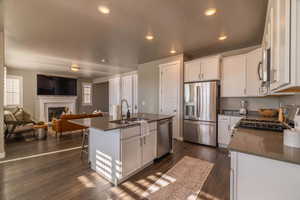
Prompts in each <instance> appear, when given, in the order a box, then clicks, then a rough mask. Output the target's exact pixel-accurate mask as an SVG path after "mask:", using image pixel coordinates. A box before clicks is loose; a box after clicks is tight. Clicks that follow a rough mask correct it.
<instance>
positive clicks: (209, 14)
mask: <svg viewBox="0 0 300 200" xmlns="http://www.w3.org/2000/svg"><path fill="white" fill-rule="evenodd" d="M216 12H217V10H216V9H215V8H209V9H207V10H206V11H205V15H206V16H212V15H214V14H216Z"/></svg>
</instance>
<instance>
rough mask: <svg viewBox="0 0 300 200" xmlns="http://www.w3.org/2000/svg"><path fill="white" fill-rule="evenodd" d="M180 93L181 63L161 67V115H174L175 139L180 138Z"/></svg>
mask: <svg viewBox="0 0 300 200" xmlns="http://www.w3.org/2000/svg"><path fill="white" fill-rule="evenodd" d="M179 92H180V64H179V62H174V63H169V64H164V65H161V66H160V95H159V96H160V98H159V99H160V109H159V113H160V114H165V115H174V118H173V137H174V138H179V134H180V121H179V119H180V118H179V115H180V113H179V107H180V105H179V104H180V101H179V98H180V97H179Z"/></svg>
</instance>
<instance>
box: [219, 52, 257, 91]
mask: <svg viewBox="0 0 300 200" xmlns="http://www.w3.org/2000/svg"><path fill="white" fill-rule="evenodd" d="M262 67H263V66H262V49H261V48H259V49H256V50H253V51H251V52H249V53H247V54H242V55H237V56H229V57H225V58H223V62H222V70H221V71H222V79H221V96H222V97H243V96H251V97H255V96H260V87H261V81H262V80H261V79H262V76H263V74H262Z"/></svg>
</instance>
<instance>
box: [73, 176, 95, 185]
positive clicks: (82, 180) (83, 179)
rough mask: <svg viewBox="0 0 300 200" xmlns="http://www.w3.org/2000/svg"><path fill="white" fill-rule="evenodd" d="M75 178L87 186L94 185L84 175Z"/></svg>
mask: <svg viewBox="0 0 300 200" xmlns="http://www.w3.org/2000/svg"><path fill="white" fill-rule="evenodd" d="M77 179H78V180H79V181H80V182H81V183H82V184H83V185H84V186H85V187H87V188H94V187H96V186H95V184H94V183H93V182H92V181H91V180H90V179H89V178H88V177H86V176H79V177H77Z"/></svg>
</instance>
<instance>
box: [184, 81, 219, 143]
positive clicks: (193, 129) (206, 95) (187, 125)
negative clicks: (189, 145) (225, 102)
mask: <svg viewBox="0 0 300 200" xmlns="http://www.w3.org/2000/svg"><path fill="white" fill-rule="evenodd" d="M218 108H219V82H218V81H209V82H196V83H185V84H184V126H183V127H184V131H183V139H184V140H185V141H189V142H194V143H199V144H205V145H209V146H217V113H218Z"/></svg>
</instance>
